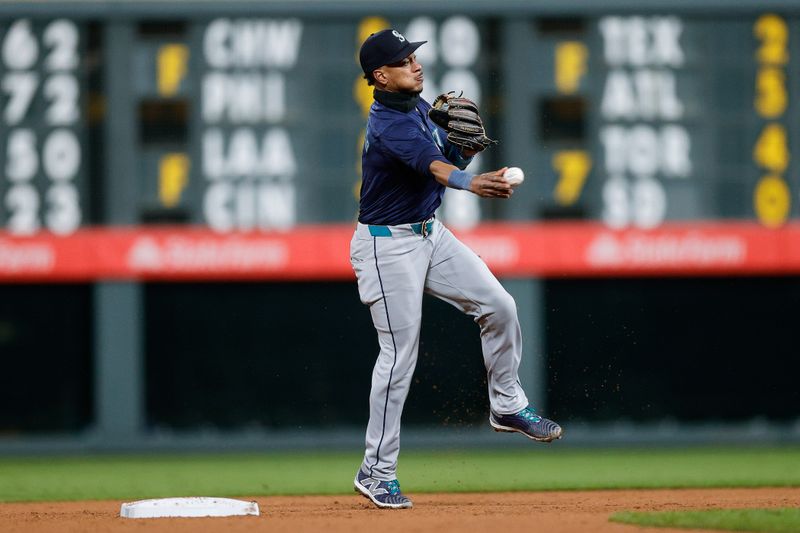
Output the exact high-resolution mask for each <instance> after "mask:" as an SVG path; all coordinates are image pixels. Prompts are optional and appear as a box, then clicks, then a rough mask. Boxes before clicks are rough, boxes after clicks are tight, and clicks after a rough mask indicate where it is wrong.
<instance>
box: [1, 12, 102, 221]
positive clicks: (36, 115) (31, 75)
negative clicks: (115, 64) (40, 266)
mask: <svg viewBox="0 0 800 533" xmlns="http://www.w3.org/2000/svg"><path fill="white" fill-rule="evenodd" d="M83 35H84V34H83V30H82V28H81V26H80V25H79V24H78V23H76V22H74V21H70V20H67V19H57V20H52V21H46V22H42V21H33V20H30V19H17V20H13V21H8V22H7V23H6V24H3V26H2V33H1V34H0V47H2V49H1V51H0V56H1V60H0V84H1V85H0V91H2V98H1V99H0V102H1V103H2V111H1V113H2V128H0V146H2V150H0V168H1V169H2V179H0V197H1V198H2V203H0V221H1V222H2V224H3V226H4V227H5V228H6V229H7V230H8V231H9V232H10V233H13V234H17V235H31V234H35V233H37V232H39V231H50V232H52V233H55V234H59V235H63V234H69V233H72V232H74V231H75V230H77V229H78V228H79V227H80V225H81V224H82V223H83V222H84V218H85V215H84V213H85V210H86V208H87V205H86V201H87V200H86V198H87V196H86V187H87V180H86V167H85V163H84V155H83V154H84V151H85V150H86V149H87V148H88V147H87V146H86V143H85V142H84V138H85V135H84V134H85V127H86V123H85V115H84V113H83V112H82V109H83V104H84V101H83V96H84V94H85V91H84V84H85V77H84V76H83V64H82V59H83V58H84V57H85V55H84V53H83V41H84V39H83Z"/></svg>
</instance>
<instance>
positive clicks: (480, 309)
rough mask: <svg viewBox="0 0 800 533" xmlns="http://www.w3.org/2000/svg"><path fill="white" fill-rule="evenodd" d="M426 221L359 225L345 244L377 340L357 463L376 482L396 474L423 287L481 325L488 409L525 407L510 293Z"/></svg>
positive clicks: (443, 230)
mask: <svg viewBox="0 0 800 533" xmlns="http://www.w3.org/2000/svg"><path fill="white" fill-rule="evenodd" d="M428 225H429V227H430V231H429V232H424V231H419V230H420V227H421V226H420V224H416V225H411V224H403V225H400V226H367V225H364V224H360V223H359V224H358V226H357V228H356V231H355V234H354V235H353V239H352V241H351V243H350V262H351V264H352V265H353V270H355V273H356V277H357V278H358V292H359V296H360V297H361V301H362V302H363V303H364V304H366V305H368V306H369V308H370V312H371V314H372V322H373V324H374V325H375V329H376V330H377V332H378V343H379V345H380V353H379V354H378V360H377V361H376V363H375V368H374V369H373V371H372V389H371V392H370V396H369V405H370V409H369V423H368V425H367V434H366V453H365V454H364V462H363V463H362V465H361V470H362V471H363V472H364V473H366V474H368V475H369V476H370V477H373V478H375V479H379V480H387V481H388V480H392V479H395V478H396V477H397V474H396V472H397V457H398V455H399V452H400V418H401V416H402V414H403V405H404V403H405V401H406V396H408V390H409V387H410V385H411V378H412V376H413V373H414V367H415V366H416V363H417V353H418V349H419V333H420V326H421V323H422V296H423V293H424V292H427V293H429V294H432V295H434V296H436V297H437V298H440V299H442V300H444V301H446V302H448V303H450V304H452V305H453V306H455V307H456V308H458V309H460V310H461V311H462V312H464V313H467V314H468V315H470V316H472V317H473V318H474V319H475V322H476V323H477V324H478V325H479V326H480V335H481V345H482V350H483V360H484V364H485V365H486V371H487V374H488V385H489V387H488V388H489V404H490V407H491V409H492V411H493V412H495V413H497V414H500V415H505V414H512V413H516V412H518V411H520V410H522V409H524V408H525V407H526V406H527V405H528V398H527V397H526V396H525V392H524V391H523V390H522V386H521V385H520V383H519V377H518V369H519V362H520V358H521V354H522V334H521V331H520V326H519V320H518V318H517V308H516V303H515V302H514V299H513V298H512V297H511V295H510V294H508V292H506V290H505V289H504V288H503V286H502V285H500V282H499V281H497V278H495V277H494V275H493V274H492V273H491V271H490V270H489V268H488V267H487V266H486V264H485V263H484V262H483V261H482V260H481V258H480V257H478V256H477V255H476V254H475V253H474V252H473V251H472V250H470V249H469V248H468V247H467V246H466V245H464V244H463V243H462V242H461V241H459V240H458V239H456V238H455V236H453V234H452V233H450V231H449V230H448V229H447V228H446V227H445V226H444V225H442V223H441V222H439V221H438V220H436V219H433V220H432V221H431V222H429V224H428ZM414 226H416V229H417V230H418V231H414V229H413V227H414ZM422 226H425V225H424V224H423V225H422ZM422 233H427V235H422Z"/></svg>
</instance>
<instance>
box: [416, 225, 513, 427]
mask: <svg viewBox="0 0 800 533" xmlns="http://www.w3.org/2000/svg"><path fill="white" fill-rule="evenodd" d="M437 230H438V231H437ZM430 238H431V239H433V241H434V253H433V257H432V259H431V267H430V269H429V271H428V276H427V280H426V284H425V290H426V291H427V292H429V293H430V294H433V295H434V296H436V297H437V298H440V299H442V300H444V301H446V302H448V303H450V304H452V305H454V306H455V307H457V308H458V309H460V310H461V311H462V312H464V313H467V314H468V315H470V316H472V317H473V318H474V319H475V322H476V323H477V324H478V325H479V326H480V331H481V345H482V348H483V359H484V363H485V365H486V371H487V375H488V381H489V383H488V385H489V402H490V405H491V408H492V411H494V412H496V413H499V414H509V413H516V412H518V411H520V410H521V409H523V408H524V407H525V406H527V405H528V398H527V396H526V395H525V391H524V390H523V389H522V386H521V385H520V383H519V375H518V370H519V362H520V359H521V356H522V332H521V329H520V325H519V319H518V318H517V307H516V303H515V302H514V298H513V297H512V296H511V295H510V294H509V293H508V292H507V291H506V290H505V289H504V288H503V286H502V285H501V284H500V282H499V281H498V280H497V278H496V277H495V276H494V274H492V273H491V271H490V270H489V268H488V267H487V266H486V264H485V263H484V262H483V261H482V260H481V258H480V257H478V256H477V255H476V254H475V253H474V252H473V251H472V250H470V249H469V248H468V247H467V246H465V245H464V244H463V243H462V242H461V241H459V240H458V239H456V238H455V236H453V234H452V233H450V231H449V230H448V229H447V228H446V227H445V226H443V225H441V224H437V225H436V228H435V230H434V232H433V234H432V235H431V237H430Z"/></svg>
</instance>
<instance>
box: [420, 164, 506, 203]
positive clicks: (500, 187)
mask: <svg viewBox="0 0 800 533" xmlns="http://www.w3.org/2000/svg"><path fill="white" fill-rule="evenodd" d="M506 168H507V167H503V168H501V169H500V170H494V171H492V172H484V173H483V174H474V175H473V174H470V173H469V172H467V171H465V170H461V169H459V168H458V167H456V166H455V165H451V164H449V163H444V162H442V161H433V162H431V165H430V171H431V174H433V177H434V178H435V179H436V181H438V182H439V183H441V184H442V185H444V186H445V187H450V188H451V189H464V190H468V191H470V192H472V193H475V194H477V195H478V196H481V197H483V198H511V195H512V194H514V190H513V189H512V188H511V185H509V184H508V182H507V181H506V179H505V178H504V177H503V173H504V172H505V171H506Z"/></svg>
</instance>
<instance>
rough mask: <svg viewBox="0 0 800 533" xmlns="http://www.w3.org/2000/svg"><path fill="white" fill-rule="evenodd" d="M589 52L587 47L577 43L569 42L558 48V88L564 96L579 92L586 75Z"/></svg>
mask: <svg viewBox="0 0 800 533" xmlns="http://www.w3.org/2000/svg"><path fill="white" fill-rule="evenodd" d="M588 57H589V52H588V51H587V49H586V45H585V44H583V43H581V42H577V41H567V42H563V43H559V44H558V45H557V46H556V57H555V64H556V69H555V70H556V72H555V75H556V80H555V81H556V88H558V91H559V92H562V93H564V94H572V93H574V92H575V91H577V90H578V87H579V86H580V84H581V78H582V77H583V75H584V74H586V60H587V58H588Z"/></svg>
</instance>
